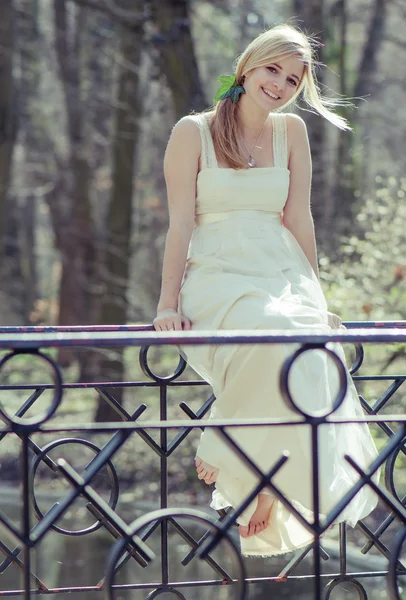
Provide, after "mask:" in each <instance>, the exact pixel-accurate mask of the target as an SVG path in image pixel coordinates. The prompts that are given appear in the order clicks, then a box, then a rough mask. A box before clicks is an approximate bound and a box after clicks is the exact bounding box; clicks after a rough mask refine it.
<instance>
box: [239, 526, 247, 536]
mask: <svg viewBox="0 0 406 600" xmlns="http://www.w3.org/2000/svg"><path fill="white" fill-rule="evenodd" d="M239 530H240V536H241V537H243V538H247V537H248V527H247V525H240V527H239Z"/></svg>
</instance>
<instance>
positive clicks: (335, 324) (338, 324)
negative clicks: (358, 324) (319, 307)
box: [327, 311, 347, 329]
mask: <svg viewBox="0 0 406 600" xmlns="http://www.w3.org/2000/svg"><path fill="white" fill-rule="evenodd" d="M327 321H328V324H329V326H330V327H331V329H347V328H346V326H345V325H343V320H342V318H341V317H339V316H338V315H336V314H335V313H332V312H330V311H327Z"/></svg>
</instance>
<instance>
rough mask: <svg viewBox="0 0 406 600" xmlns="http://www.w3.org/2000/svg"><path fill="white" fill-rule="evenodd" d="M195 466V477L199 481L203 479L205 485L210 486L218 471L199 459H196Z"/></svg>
mask: <svg viewBox="0 0 406 600" xmlns="http://www.w3.org/2000/svg"><path fill="white" fill-rule="evenodd" d="M195 464H196V471H197V476H198V477H199V479H203V481H204V482H205V483H207V485H211V484H212V483H214V482H215V481H216V479H217V473H218V472H219V470H218V469H217V468H216V467H213V466H212V465H209V463H207V462H206V461H204V460H201V459H200V458H196V460H195Z"/></svg>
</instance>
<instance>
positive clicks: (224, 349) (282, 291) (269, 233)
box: [179, 113, 377, 556]
mask: <svg viewBox="0 0 406 600" xmlns="http://www.w3.org/2000/svg"><path fill="white" fill-rule="evenodd" d="M271 116H272V126H273V153H274V161H273V162H274V166H273V167H269V168H268V167H266V168H253V169H244V170H234V169H231V168H219V167H218V164H217V160H216V155H215V152H214V146H213V140H212V137H211V134H210V129H209V123H208V114H201V115H194V117H193V119H194V120H195V123H196V125H197V126H198V127H199V130H200V133H201V140H202V154H201V171H200V172H199V174H198V179H197V197H196V227H195V229H194V231H193V234H192V238H191V242H190V246H189V252H188V258H187V263H186V269H185V274H184V278H183V282H182V286H181V290H180V294H179V310H180V312H181V313H182V314H184V315H185V316H186V317H188V318H189V319H190V320H191V323H192V329H193V330H194V331H197V330H204V331H207V330H221V329H261V330H273V329H277V330H292V329H293V330H295V331H298V332H300V330H301V329H304V330H307V331H308V330H311V329H313V328H314V329H317V331H318V332H320V331H323V330H325V332H326V333H328V332H329V331H330V330H331V329H330V327H329V325H328V318H327V305H326V300H325V298H324V295H323V292H322V289H321V287H320V284H319V281H318V279H317V277H316V275H315V273H314V271H313V269H312V267H311V265H310V263H309V261H308V259H307V257H306V256H305V254H304V252H303V251H302V249H301V247H300V245H299V244H298V242H297V241H296V239H295V237H294V236H293V235H292V234H291V232H290V231H289V230H288V229H287V228H285V227H284V226H283V225H282V218H281V216H282V211H283V208H284V205H285V202H286V200H287V197H288V191H289V176H290V171H289V170H288V154H287V129H286V115H284V114H276V113H275V114H272V115H271ZM329 347H330V348H331V349H332V350H334V351H335V352H336V353H337V354H338V355H339V356H340V357H341V359H342V360H343V361H345V356H344V352H343V349H342V346H341V345H340V344H330V345H329ZM297 348H298V345H293V344H269V345H259V344H257V345H252V346H251V345H248V346H247V345H243V346H240V347H238V346H236V345H232V346H231V345H220V346H213V345H212V346H193V347H192V346H184V347H183V348H182V349H181V351H182V353H183V354H184V355H185V357H186V358H187V360H188V363H189V364H190V365H191V366H192V368H193V369H194V370H195V371H196V372H197V373H199V374H200V375H201V376H202V377H203V378H204V379H205V380H206V381H207V382H208V383H209V384H210V385H211V386H212V388H213V392H214V394H215V396H216V400H215V402H214V404H213V407H212V411H211V413H210V418H215V419H227V418H230V419H250V418H264V419H267V420H271V419H275V418H282V419H289V420H294V419H296V420H300V419H301V417H300V416H299V415H298V414H297V413H296V412H294V411H293V410H292V409H291V408H289V407H288V406H287V404H286V403H285V401H284V400H283V398H282V396H281V393H280V390H279V371H280V367H281V365H282V363H283V361H284V360H285V358H286V357H287V356H289V355H291V354H292V353H293V352H294V351H295V350H296V349H297ZM347 378H348V392H347V394H346V398H345V400H344V402H343V404H342V406H341V407H340V409H339V410H338V411H337V412H336V413H335V415H340V416H343V415H344V416H347V417H353V416H356V417H360V416H362V414H363V412H362V408H361V406H360V403H359V398H358V394H357V392H356V389H355V387H354V384H353V382H352V380H351V377H350V376H349V374H348V372H347ZM337 385H338V377H337V370H336V367H335V366H334V364H333V363H332V361H331V359H329V358H327V357H326V355H325V353H324V352H322V351H319V350H317V351H314V350H313V351H311V352H307V353H306V355H305V356H303V357H301V358H300V360H299V363H298V364H297V366H295V367H294V368H293V371H292V374H291V376H290V386H291V390H292V393H293V395H294V397H295V399H296V400H297V401H298V402H299V403H300V405H301V406H303V407H306V410H307V411H310V412H311V411H314V410H317V409H320V408H323V407H329V406H331V403H332V400H333V398H334V396H335V391H336V390H337ZM228 431H229V433H230V434H231V435H232V437H233V438H234V439H235V440H236V441H237V442H238V444H239V445H240V446H241V447H242V448H243V449H244V451H245V452H246V453H247V454H248V455H249V456H250V458H252V459H253V460H254V461H255V463H256V464H257V465H258V466H259V467H261V468H262V469H263V471H264V472H265V471H267V470H269V469H270V468H271V467H272V466H273V465H274V464H275V462H276V461H277V460H278V459H279V458H280V457H281V455H282V452H283V451H284V450H287V451H288V452H289V459H288V461H287V462H286V463H285V464H284V466H283V467H282V468H281V470H280V471H279V472H278V473H277V474H276V476H275V477H274V478H273V483H274V484H276V485H277V486H278V488H279V489H280V491H281V492H283V494H284V495H285V496H286V497H287V498H288V499H289V500H290V501H291V502H292V504H293V505H294V506H295V508H297V509H298V510H299V511H300V512H302V514H303V515H307V516H308V517H309V515H310V517H309V520H311V518H312V512H311V510H312V478H311V474H312V470H311V447H310V430H309V427H308V426H307V425H306V426H296V425H295V426H291V427H286V426H282V427H272V426H267V427H265V426H264V427H256V428H253V427H247V428H238V429H237V428H234V429H229V430H228ZM319 431H320V437H319V444H320V445H319V449H320V450H319V468H320V500H321V502H320V513H321V514H327V512H328V511H329V510H330V509H331V508H332V507H333V506H334V505H335V504H336V502H337V500H339V499H340V498H341V497H342V495H343V494H344V493H345V492H346V491H347V490H348V489H349V488H350V487H351V486H352V485H353V484H354V482H356V481H357V480H358V474H357V473H356V472H355V471H354V469H353V468H352V467H351V466H350V465H349V464H348V463H347V462H346V461H345V460H344V458H343V455H344V454H345V453H348V454H350V455H352V456H353V457H354V459H355V460H356V461H357V463H358V464H359V465H360V466H361V467H362V468H367V466H368V465H369V464H370V462H371V461H372V460H373V459H374V458H375V457H376V454H377V453H376V449H375V446H374V443H373V440H372V437H371V435H370V433H369V430H368V427H367V425H366V424H362V425H359V424H356V425H324V426H322V427H321V428H320V429H319ZM197 455H198V456H199V457H200V458H201V459H203V460H205V461H207V462H208V463H210V464H211V465H213V466H215V467H217V468H218V469H219V473H218V475H217V481H216V484H215V490H214V492H213V500H212V504H211V506H212V507H213V508H215V509H219V508H224V507H227V506H233V507H238V506H239V504H240V503H241V501H243V500H244V499H245V498H246V497H247V496H248V494H249V492H250V491H251V490H252V489H253V486H254V485H255V484H256V483H257V479H256V477H255V476H254V475H253V474H252V473H251V471H250V470H249V469H247V467H246V466H245V465H244V463H242V462H241V460H240V459H239V458H238V457H237V456H236V454H235V452H233V451H232V450H230V448H229V447H228V446H227V445H226V444H225V442H224V441H222V440H221V438H220V437H219V435H218V434H216V433H215V431H214V430H213V429H208V428H206V430H205V432H204V433H203V434H202V437H201V440H200V444H199V448H198V450H197ZM256 502H257V501H256V500H254V501H253V502H252V503H251V504H250V506H249V507H248V508H247V509H246V510H245V512H244V513H243V514H242V515H241V516H240V518H239V523H240V524H248V522H249V519H250V517H251V515H252V513H253V512H254V510H255V507H256ZM375 505H376V498H375V495H374V493H373V492H372V491H371V490H370V488H369V487H367V486H365V487H364V488H363V489H362V490H361V491H360V492H359V493H358V494H357V496H356V497H355V498H354V500H353V501H352V502H351V503H350V504H349V505H348V506H347V508H346V509H345V511H344V512H343V513H342V514H341V515H340V517H339V518H338V519H337V522H338V521H344V520H345V521H347V522H348V523H349V524H351V525H354V524H355V523H356V522H357V521H358V520H359V519H361V518H362V517H364V516H366V515H367V514H369V513H370V512H371V511H372V510H373V509H374V507H375ZM311 541H312V536H311V534H309V532H308V531H307V530H306V529H305V528H304V527H303V526H302V525H301V524H300V523H299V521H298V520H297V519H296V518H295V517H294V516H293V515H292V514H291V513H290V512H289V511H288V510H287V509H286V508H285V507H284V506H283V505H282V504H281V503H280V502H279V501H277V502H276V504H274V506H273V509H272V511H271V516H270V521H269V525H268V527H267V529H266V530H265V531H263V532H262V533H261V534H259V535H257V536H252V537H250V538H246V539H243V538H241V551H242V553H243V554H245V555H257V556H260V555H262V556H270V555H274V554H280V553H284V552H288V551H291V550H294V549H295V548H298V547H301V546H304V545H306V544H309V543H310V542H311Z"/></svg>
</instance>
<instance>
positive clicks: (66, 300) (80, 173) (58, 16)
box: [54, 0, 98, 366]
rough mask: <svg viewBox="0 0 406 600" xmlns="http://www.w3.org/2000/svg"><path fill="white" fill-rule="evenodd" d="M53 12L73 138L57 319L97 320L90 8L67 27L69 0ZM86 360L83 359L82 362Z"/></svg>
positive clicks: (67, 354)
mask: <svg viewBox="0 0 406 600" xmlns="http://www.w3.org/2000/svg"><path fill="white" fill-rule="evenodd" d="M54 11H55V12H54V17H55V28H56V35H55V46H56V54H57V59H58V66H59V71H60V76H61V82H62V88H63V93H64V103H65V110H66V117H67V130H68V143H69V159H68V165H67V166H66V167H65V168H66V172H67V182H66V189H67V192H68V198H67V200H68V202H69V206H70V215H69V217H70V218H69V221H68V223H66V222H65V223H64V225H63V230H62V231H61V232H60V235H59V240H60V248H59V249H60V251H61V254H62V277H61V284H60V310H59V324H61V325H79V324H86V323H87V324H90V323H94V322H96V321H97V301H98V294H97V290H98V287H97V282H96V275H95V270H96V239H97V235H96V231H95V226H94V219H93V214H92V206H91V201H90V181H91V171H90V167H89V160H88V148H87V144H86V131H85V118H84V105H83V101H82V98H81V89H80V58H81V56H80V54H81V40H82V30H83V27H84V24H85V23H86V9H82V8H79V9H77V14H76V19H75V20H74V26H73V28H71V27H69V26H68V18H67V10H66V0H58V2H55V3H54ZM65 270H68V272H64V271H65ZM59 358H60V360H61V361H62V363H63V364H67V363H69V362H70V359H71V358H72V353H71V351H70V350H69V349H63V350H62V351H61V353H60V357H59ZM84 364H85V363H84V362H83V361H82V366H83V365H84Z"/></svg>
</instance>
